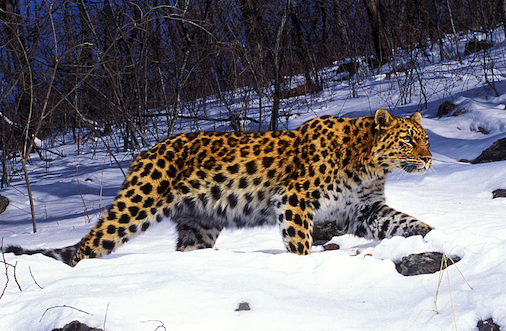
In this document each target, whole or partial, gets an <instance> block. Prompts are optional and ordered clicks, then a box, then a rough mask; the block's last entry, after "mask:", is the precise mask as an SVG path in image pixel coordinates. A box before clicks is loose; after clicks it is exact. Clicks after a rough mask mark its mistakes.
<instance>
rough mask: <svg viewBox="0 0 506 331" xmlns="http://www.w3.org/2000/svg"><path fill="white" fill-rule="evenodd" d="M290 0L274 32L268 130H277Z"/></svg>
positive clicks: (287, 0) (286, 3) (287, 1)
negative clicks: (282, 58) (271, 94)
mask: <svg viewBox="0 0 506 331" xmlns="http://www.w3.org/2000/svg"><path fill="white" fill-rule="evenodd" d="M290 2H291V0H286V2H285V6H284V10H283V14H282V16H281V22H280V23H279V27H278V31H277V33H276V42H275V45H274V49H273V53H274V96H273V101H272V114H271V123H270V125H269V130H271V131H277V130H278V118H279V102H280V100H281V55H282V54H281V51H282V50H283V34H284V31H285V26H286V21H287V19H288V14H289V9H290Z"/></svg>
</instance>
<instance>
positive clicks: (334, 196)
mask: <svg viewBox="0 0 506 331" xmlns="http://www.w3.org/2000/svg"><path fill="white" fill-rule="evenodd" d="M431 163H432V154H431V153H430V151H429V141H428V135H427V133H426V132H425V130H424V128H423V127H422V116H421V114H420V113H419V112H416V113H414V114H413V115H412V116H410V117H395V116H393V115H391V114H390V113H389V112H388V111H387V110H384V109H378V110H377V111H376V112H375V113H374V114H373V115H371V116H364V117H356V118H347V117H333V116H321V117H317V118H314V119H311V120H309V121H307V122H305V123H304V124H302V125H301V126H300V127H299V128H297V129H293V130H279V131H264V132H240V131H236V132H217V131H209V132H197V133H182V134H179V135H176V136H174V137H171V138H168V139H167V140H165V141H163V142H160V143H158V144H157V145H155V146H154V147H152V148H151V149H149V150H146V151H143V152H141V153H140V154H139V155H138V156H136V157H135V158H134V159H133V160H132V162H131V164H130V167H129V170H128V173H127V175H126V177H125V180H124V182H123V184H122V186H121V188H120V190H119V192H118V194H117V196H116V197H115V199H114V201H113V202H112V203H111V205H110V206H109V207H108V208H107V209H106V211H105V212H104V214H103V215H102V217H101V218H100V220H99V221H98V222H97V223H96V224H95V225H94V227H93V228H92V229H91V231H90V232H89V233H88V234H87V235H86V236H84V237H83V238H82V239H81V240H80V241H79V242H78V243H77V244H75V245H72V246H68V247H64V248H58V249H48V248H42V249H32V250H30V249H25V248H22V247H19V246H9V247H7V249H6V250H5V252H7V253H9V252H10V253H14V254H16V255H20V254H37V253H41V254H44V255H46V256H50V257H52V258H54V259H56V260H60V261H62V262H64V263H66V264H68V265H70V266H71V267H74V266H76V265H77V263H78V262H79V261H81V260H83V259H88V258H101V257H104V256H106V255H108V254H110V253H111V252H113V251H114V250H115V249H117V248H118V247H120V246H121V245H122V244H124V243H126V242H128V241H129V240H131V239H132V238H133V237H135V236H136V235H138V234H140V233H142V232H144V231H146V230H147V229H148V228H150V227H152V226H153V225H154V224H156V223H159V222H161V221H163V220H166V219H170V220H171V221H172V222H173V224H174V227H175V229H176V231H177V244H176V250H177V251H182V252H187V251H193V250H197V249H204V248H212V247H214V245H215V243H216V240H217V238H218V236H219V234H220V232H221V231H222V230H223V229H224V228H228V229H240V228H253V227H260V226H266V225H271V226H272V225H274V226H276V225H277V226H279V229H280V232H281V237H282V240H283V242H284V245H285V247H286V250H287V251H288V252H291V253H295V254H298V255H307V254H310V252H311V250H312V234H313V233H312V232H313V224H315V223H317V222H323V221H329V220H330V221H332V222H335V224H336V225H337V227H338V228H339V229H340V230H342V231H343V232H345V233H348V234H351V235H355V236H359V237H364V238H367V239H373V240H382V239H385V238H391V237H393V236H403V237H410V236H415V235H421V236H422V237H425V235H426V234H427V233H428V232H430V231H431V230H432V229H433V227H432V226H430V225H428V224H426V223H423V222H421V221H419V220H418V219H416V218H414V217H412V216H410V215H408V214H406V213H403V212H400V211H397V210H395V209H394V208H392V207H390V206H388V205H387V204H386V202H385V201H386V198H385V181H386V177H387V175H388V174H389V173H392V172H394V171H396V170H402V171H404V172H406V173H409V174H423V173H425V172H426V171H427V170H428V169H429V168H430V166H431Z"/></svg>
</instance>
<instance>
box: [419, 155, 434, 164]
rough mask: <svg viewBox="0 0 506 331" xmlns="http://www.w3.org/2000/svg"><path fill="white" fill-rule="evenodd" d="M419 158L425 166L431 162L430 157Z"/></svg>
mask: <svg viewBox="0 0 506 331" xmlns="http://www.w3.org/2000/svg"><path fill="white" fill-rule="evenodd" d="M420 158H421V159H422V160H423V162H425V164H429V163H430V162H431V161H432V157H430V156H421V157H420Z"/></svg>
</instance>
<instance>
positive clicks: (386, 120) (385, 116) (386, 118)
mask: <svg viewBox="0 0 506 331" xmlns="http://www.w3.org/2000/svg"><path fill="white" fill-rule="evenodd" d="M392 119H393V118H392V116H391V115H390V113H389V112H388V111H386V110H385V109H378V110H377V111H376V115H374V121H375V122H376V129H378V130H385V129H388V127H389V126H390V125H391V124H392Z"/></svg>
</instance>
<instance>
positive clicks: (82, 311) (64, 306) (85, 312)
mask: <svg viewBox="0 0 506 331" xmlns="http://www.w3.org/2000/svg"><path fill="white" fill-rule="evenodd" d="M55 308H70V309H74V310H77V311H78V312H80V313H84V314H86V315H90V316H93V314H90V313H88V312H87V311H84V310H81V309H78V308H74V307H72V306H67V305H63V306H54V307H49V308H47V309H46V311H45V312H44V314H42V316H41V317H40V320H39V323H40V322H41V321H42V319H43V318H44V315H46V313H47V312H48V311H49V310H51V309H55Z"/></svg>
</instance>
